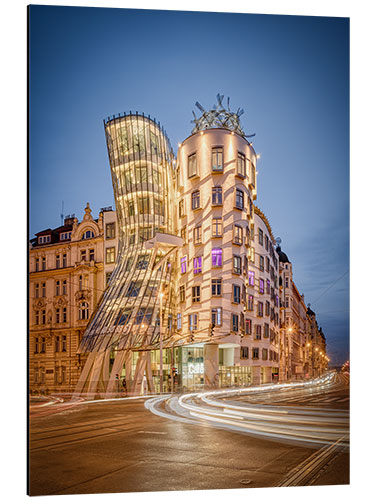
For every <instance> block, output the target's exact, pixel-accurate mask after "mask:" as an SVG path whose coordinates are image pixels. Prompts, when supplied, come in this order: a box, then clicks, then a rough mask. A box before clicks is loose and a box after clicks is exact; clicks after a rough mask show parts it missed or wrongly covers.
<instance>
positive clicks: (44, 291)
mask: <svg viewBox="0 0 375 500" xmlns="http://www.w3.org/2000/svg"><path fill="white" fill-rule="evenodd" d="M45 296H46V283H45V282H43V283H42V297H45Z"/></svg>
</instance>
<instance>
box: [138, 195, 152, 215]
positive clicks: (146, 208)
mask: <svg viewBox="0 0 375 500" xmlns="http://www.w3.org/2000/svg"><path fill="white" fill-rule="evenodd" d="M138 213H139V214H142V215H145V214H146V215H149V214H151V209H150V198H149V197H148V196H140V197H139V198H138Z"/></svg>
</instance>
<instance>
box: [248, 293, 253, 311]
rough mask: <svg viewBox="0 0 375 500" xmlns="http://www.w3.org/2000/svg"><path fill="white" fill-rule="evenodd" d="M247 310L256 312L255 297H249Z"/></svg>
mask: <svg viewBox="0 0 375 500" xmlns="http://www.w3.org/2000/svg"><path fill="white" fill-rule="evenodd" d="M247 308H248V310H249V311H254V295H248V297H247Z"/></svg>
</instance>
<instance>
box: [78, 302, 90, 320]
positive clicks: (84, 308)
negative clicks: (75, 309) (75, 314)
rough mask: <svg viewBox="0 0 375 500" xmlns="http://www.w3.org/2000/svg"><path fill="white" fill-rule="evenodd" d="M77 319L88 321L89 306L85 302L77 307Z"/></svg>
mask: <svg viewBox="0 0 375 500" xmlns="http://www.w3.org/2000/svg"><path fill="white" fill-rule="evenodd" d="M79 319H89V305H88V303H87V302H81V303H80V305H79Z"/></svg>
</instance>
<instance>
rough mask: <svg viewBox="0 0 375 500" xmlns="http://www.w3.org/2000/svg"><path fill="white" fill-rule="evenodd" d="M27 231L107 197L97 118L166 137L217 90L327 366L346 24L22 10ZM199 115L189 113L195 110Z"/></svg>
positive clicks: (342, 201) (343, 348)
mask: <svg viewBox="0 0 375 500" xmlns="http://www.w3.org/2000/svg"><path fill="white" fill-rule="evenodd" d="M29 42H30V45H29V50H30V87H29V91H30V122H29V125H30V131H29V139H30V150H29V155H30V156H29V179H30V184H29V188H30V206H29V217H30V219H29V223H30V224H29V227H30V237H32V236H33V235H34V233H36V232H38V231H40V230H42V229H46V228H48V227H51V228H53V227H56V226H58V225H59V224H60V213H61V202H62V200H64V207H65V208H64V212H65V214H69V213H75V214H76V216H77V217H78V218H79V219H81V218H82V216H83V213H84V211H83V209H84V206H85V204H86V202H87V201H89V202H90V205H91V208H92V209H93V215H94V216H95V217H96V216H97V215H98V211H99V210H100V208H101V207H104V206H107V205H113V206H114V200H113V193H112V185H111V176H110V169H109V163H108V158H107V152H106V145H105V136H104V130H103V118H105V117H107V116H109V115H112V114H116V113H119V112H123V111H129V110H131V111H139V112H144V113H145V114H147V115H148V114H150V115H151V117H154V118H156V119H157V121H160V122H161V124H162V125H163V126H164V128H165V129H166V131H167V133H168V136H169V138H170V140H171V143H172V146H173V148H174V149H175V150H177V143H178V142H180V141H182V140H183V139H184V138H186V137H187V136H188V135H190V133H191V130H192V128H193V125H192V124H191V123H190V121H191V119H192V118H193V115H192V112H191V111H192V110H193V109H195V110H196V108H195V106H194V104H195V102H196V101H197V100H198V101H199V102H200V103H201V104H202V105H203V106H204V107H205V108H208V107H211V106H212V105H213V104H214V103H215V101H216V98H215V96H216V94H217V93H218V92H220V93H221V94H224V95H225V97H227V96H230V98H231V108H232V109H237V108H238V107H242V108H244V110H245V114H244V115H243V116H242V117H241V121H242V125H243V128H244V130H245V131H246V133H248V134H251V133H254V132H255V133H256V136H255V138H254V139H253V144H254V147H255V150H256V152H257V153H260V154H261V159H260V160H259V162H258V170H259V175H258V200H257V205H258V206H259V207H260V208H261V209H262V210H263V212H264V213H265V214H266V215H267V217H268V219H269V221H270V223H271V226H272V229H273V233H274V235H275V237H277V236H279V237H280V238H281V239H282V244H281V246H282V249H283V250H284V251H285V252H286V253H287V255H288V257H289V260H291V261H292V262H293V271H294V280H295V282H296V284H297V287H298V288H299V290H300V292H301V293H304V294H305V302H306V303H311V308H312V309H313V310H314V311H315V312H316V314H317V319H318V323H319V324H320V325H321V326H322V328H323V331H324V332H325V335H326V338H327V344H328V355H329V356H330V357H331V362H332V363H333V364H335V363H341V362H343V361H345V360H346V359H347V358H348V351H349V21H348V19H345V18H323V17H298V16H295V17H294V16H272V15H258V14H255V15H250V14H215V13H199V12H175V11H147V10H127V9H105V8H75V7H49V6H32V7H31V8H30V40H29ZM196 111H197V110H196Z"/></svg>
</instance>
